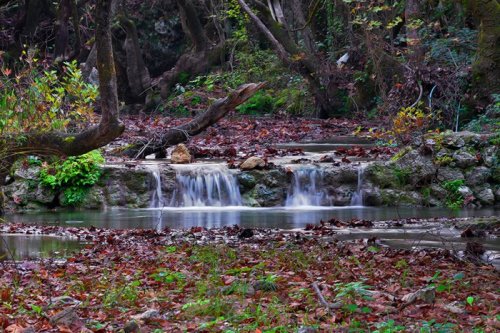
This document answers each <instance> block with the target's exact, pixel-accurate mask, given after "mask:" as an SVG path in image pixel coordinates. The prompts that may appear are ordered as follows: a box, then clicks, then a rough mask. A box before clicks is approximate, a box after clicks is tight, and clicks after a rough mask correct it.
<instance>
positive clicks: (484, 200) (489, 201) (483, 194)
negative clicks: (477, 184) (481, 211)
mask: <svg viewBox="0 0 500 333" xmlns="http://www.w3.org/2000/svg"><path fill="white" fill-rule="evenodd" d="M475 197H476V199H477V200H479V202H480V203H481V204H483V205H493V204H494V203H495V194H493V191H492V190H491V188H483V189H481V190H479V191H478V192H476V195H475Z"/></svg>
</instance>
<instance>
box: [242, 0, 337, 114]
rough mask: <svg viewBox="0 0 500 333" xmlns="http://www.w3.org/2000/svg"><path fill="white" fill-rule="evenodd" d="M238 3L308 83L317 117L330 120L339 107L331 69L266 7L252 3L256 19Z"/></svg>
mask: <svg viewBox="0 0 500 333" xmlns="http://www.w3.org/2000/svg"><path fill="white" fill-rule="evenodd" d="M238 3H239V4H240V6H241V8H242V9H243V10H244V11H245V12H246V13H247V14H248V16H249V17H250V19H251V20H252V21H253V22H254V23H255V25H256V26H257V27H258V28H259V30H260V31H261V32H262V33H263V34H264V35H265V36H266V38H267V39H268V40H269V42H270V43H271V46H272V48H273V49H274V50H275V51H276V53H277V55H278V57H279V59H280V60H281V61H282V62H283V63H284V64H285V65H286V66H288V67H290V68H291V69H292V70H294V71H296V72H297V73H298V74H300V75H301V76H302V77H304V79H305V80H306V81H307V82H308V84H309V90H310V91H311V93H312V95H313V96H314V98H315V101H316V107H317V110H318V117H320V118H328V117H329V116H330V115H331V114H333V113H334V112H335V109H336V107H337V106H338V103H336V98H335V95H336V94H337V91H338V89H337V87H336V84H335V82H332V81H331V80H330V78H329V77H328V73H329V72H330V70H331V69H330V68H328V67H327V66H323V62H322V61H321V59H319V58H318V57H317V56H316V55H315V54H314V53H312V52H308V50H304V49H301V48H300V47H299V46H298V45H297V44H296V43H295V41H294V40H293V39H292V38H291V37H290V33H289V31H287V30H286V29H285V27H284V25H282V24H280V23H279V22H277V21H275V20H274V19H273V16H272V13H271V12H270V10H269V8H268V7H267V6H266V5H265V4H263V3H262V2H260V1H258V0H252V4H253V5H254V6H255V8H256V9H257V10H258V11H259V14H260V15H259V16H257V15H256V14H255V13H254V12H253V10H252V9H251V8H250V6H248V4H247V3H246V2H245V1H244V0H238Z"/></svg>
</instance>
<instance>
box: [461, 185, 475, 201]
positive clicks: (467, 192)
mask: <svg viewBox="0 0 500 333" xmlns="http://www.w3.org/2000/svg"><path fill="white" fill-rule="evenodd" d="M458 193H460V195H462V197H463V198H467V197H469V196H471V195H473V192H472V190H471V189H470V188H469V187H468V186H460V187H459V188H458Z"/></svg>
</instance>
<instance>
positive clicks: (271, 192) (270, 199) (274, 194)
mask: <svg viewBox="0 0 500 333" xmlns="http://www.w3.org/2000/svg"><path fill="white" fill-rule="evenodd" d="M247 196H248V197H249V198H253V199H255V200H256V201H257V202H258V203H259V206H261V207H273V206H280V205H282V204H283V201H284V200H285V192H284V191H283V189H282V188H269V187H267V186H266V185H263V184H257V185H256V186H255V187H254V188H253V189H252V190H251V191H249V192H248V193H247Z"/></svg>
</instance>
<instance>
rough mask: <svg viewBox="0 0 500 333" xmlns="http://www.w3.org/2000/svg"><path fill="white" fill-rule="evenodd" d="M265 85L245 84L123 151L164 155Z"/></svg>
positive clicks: (135, 153) (132, 153) (137, 155)
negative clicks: (179, 123)
mask: <svg viewBox="0 0 500 333" xmlns="http://www.w3.org/2000/svg"><path fill="white" fill-rule="evenodd" d="M264 85H265V83H263V82H261V83H248V84H244V85H242V86H240V87H239V88H238V89H236V90H234V91H232V92H231V93H229V95H228V96H226V97H224V98H220V99H218V100H216V101H215V102H214V103H213V104H212V105H210V107H209V108H208V110H207V111H205V112H203V113H202V114H200V115H199V116H197V117H196V118H194V119H193V120H191V121H190V122H188V123H186V124H184V125H181V126H178V127H174V128H172V129H170V130H168V131H167V132H165V133H164V134H163V135H161V136H159V137H157V138H152V139H149V140H148V139H144V140H141V141H138V142H136V143H134V144H133V145H131V146H129V147H128V148H127V149H126V150H125V151H124V152H123V153H124V155H126V156H129V157H133V158H144V157H145V156H147V155H151V154H155V155H156V157H164V156H165V150H166V148H167V147H169V146H173V145H176V144H178V143H181V142H185V141H187V140H188V139H189V138H191V137H192V136H195V135H197V134H200V133H201V132H203V131H204V130H205V129H206V128H208V127H210V126H212V125H213V124H215V123H216V122H218V121H219V120H220V119H221V118H223V117H224V116H225V115H226V114H227V113H228V112H229V111H231V110H234V108H235V107H237V106H238V105H240V104H242V103H244V102H246V101H247V100H248V99H249V98H250V97H252V96H253V95H254V94H255V93H256V92H257V91H259V90H260V89H261V88H262V87H263V86H264Z"/></svg>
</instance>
